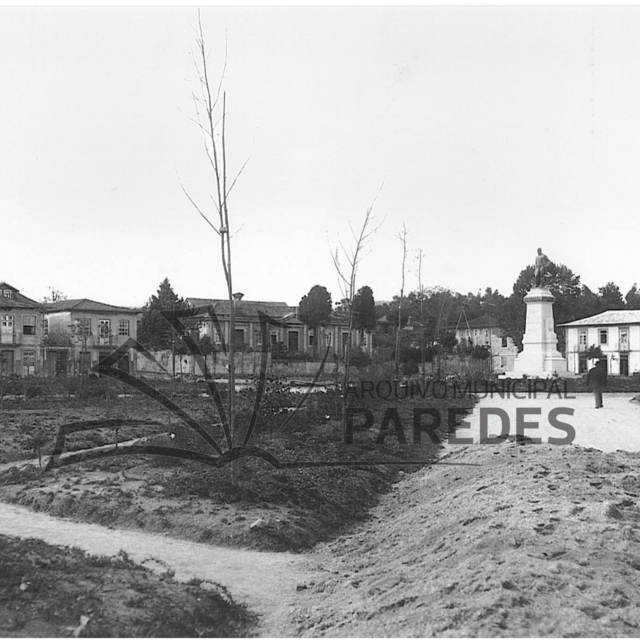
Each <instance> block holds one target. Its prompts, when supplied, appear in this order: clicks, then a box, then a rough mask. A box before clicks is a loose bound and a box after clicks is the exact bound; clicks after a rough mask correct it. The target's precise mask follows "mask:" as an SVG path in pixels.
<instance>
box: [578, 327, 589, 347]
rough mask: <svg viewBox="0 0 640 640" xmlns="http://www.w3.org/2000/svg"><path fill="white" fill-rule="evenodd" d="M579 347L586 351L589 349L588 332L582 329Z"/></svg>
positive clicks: (579, 336)
mask: <svg viewBox="0 0 640 640" xmlns="http://www.w3.org/2000/svg"><path fill="white" fill-rule="evenodd" d="M578 346H579V348H580V349H581V350H582V349H586V348H587V330H586V329H581V330H580V332H579V333H578Z"/></svg>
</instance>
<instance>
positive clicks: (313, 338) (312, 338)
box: [309, 330, 316, 347]
mask: <svg viewBox="0 0 640 640" xmlns="http://www.w3.org/2000/svg"><path fill="white" fill-rule="evenodd" d="M315 339H316V336H315V334H314V332H313V330H312V331H309V346H310V347H313V343H314V342H315Z"/></svg>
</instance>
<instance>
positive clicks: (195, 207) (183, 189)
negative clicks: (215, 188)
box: [176, 171, 220, 235]
mask: <svg viewBox="0 0 640 640" xmlns="http://www.w3.org/2000/svg"><path fill="white" fill-rule="evenodd" d="M176 173H177V171H176ZM178 182H179V183H180V188H181V189H182V192H183V193H184V195H185V196H187V198H188V200H189V202H190V203H191V204H192V205H193V207H194V209H195V210H196V211H197V212H198V213H199V214H200V215H201V216H202V217H203V218H204V220H205V222H206V223H207V224H208V225H209V226H210V227H211V228H212V229H213V230H214V231H215V232H216V233H217V234H218V235H220V232H219V231H218V230H217V229H216V228H215V227H214V226H213V224H212V223H211V221H210V220H209V218H207V216H206V215H205V214H204V213H202V211H201V210H200V207H198V205H197V204H196V202H195V201H194V199H193V198H192V197H191V196H190V195H189V192H188V191H187V190H186V189H185V188H184V185H183V184H182V180H180V176H179V175H178Z"/></svg>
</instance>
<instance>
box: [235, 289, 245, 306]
mask: <svg viewBox="0 0 640 640" xmlns="http://www.w3.org/2000/svg"><path fill="white" fill-rule="evenodd" d="M243 296H244V293H240V292H238V293H234V294H233V304H234V306H236V307H237V306H238V304H239V302H240V300H242V297H243Z"/></svg>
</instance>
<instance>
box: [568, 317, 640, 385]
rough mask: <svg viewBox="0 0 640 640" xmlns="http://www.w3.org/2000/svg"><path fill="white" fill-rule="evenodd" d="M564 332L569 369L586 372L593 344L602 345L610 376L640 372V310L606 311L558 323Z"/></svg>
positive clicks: (594, 345) (578, 372) (579, 372)
mask: <svg viewBox="0 0 640 640" xmlns="http://www.w3.org/2000/svg"><path fill="white" fill-rule="evenodd" d="M559 326H560V327H561V328H562V329H564V332H565V338H566V358H567V367H568V369H569V371H571V372H573V373H577V374H583V373H586V372H587V370H588V368H589V363H588V360H587V354H588V351H589V349H590V347H599V348H600V351H601V352H602V355H603V356H604V357H605V358H606V359H607V371H608V373H609V374H610V375H614V376H616V375H620V376H628V375H631V374H634V373H640V310H629V309H625V310H615V311H603V312H602V313H598V314H597V315H595V316H591V317H589V318H583V319H581V320H574V321H573V322H567V323H565V324H562V325H559Z"/></svg>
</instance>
